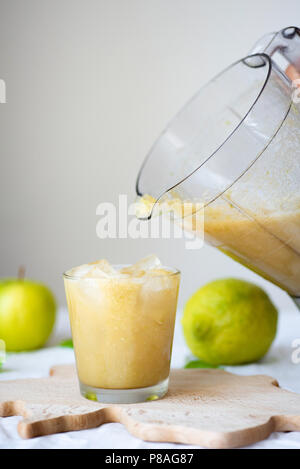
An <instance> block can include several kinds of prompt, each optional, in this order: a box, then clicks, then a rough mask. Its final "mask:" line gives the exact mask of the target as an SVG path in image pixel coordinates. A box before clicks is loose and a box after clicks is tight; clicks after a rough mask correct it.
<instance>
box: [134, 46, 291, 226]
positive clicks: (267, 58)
mask: <svg viewBox="0 0 300 469" xmlns="http://www.w3.org/2000/svg"><path fill="white" fill-rule="evenodd" d="M255 57H258V58H262V59H264V65H266V64H267V66H268V70H267V73H266V78H265V80H264V83H263V84H262V86H261V88H260V90H259V92H258V94H257V96H256V98H255V99H254V101H253V103H252V104H251V106H249V109H248V110H247V112H246V113H245V114H244V116H243V117H242V118H241V120H240V122H239V123H238V124H237V125H236V126H235V127H234V129H233V130H232V131H231V132H230V133H229V135H227V137H226V138H225V139H224V140H223V141H222V143H221V144H220V145H218V146H217V148H216V149H215V150H214V151H213V152H212V153H211V154H210V155H209V156H208V157H207V158H206V159H205V160H204V161H202V162H201V163H200V164H199V165H198V166H197V167H196V168H195V169H193V170H192V171H190V173H189V174H188V175H186V176H185V177H183V178H181V179H179V180H178V181H177V182H176V183H175V184H173V186H172V187H169V188H168V189H166V190H164V192H163V193H161V194H160V196H159V197H157V200H159V199H160V198H161V197H163V195H164V194H166V193H168V192H169V191H171V190H173V189H175V188H176V187H178V186H179V185H180V184H182V183H183V182H184V181H186V180H187V179H188V178H189V177H190V176H192V175H193V174H194V173H195V172H197V171H198V170H199V169H200V168H201V167H202V166H204V165H205V164H206V163H207V162H208V161H209V160H210V159H211V158H213V157H214V155H215V154H216V153H217V152H218V151H219V150H220V149H221V148H222V147H223V146H224V145H226V143H227V142H228V140H229V139H230V138H231V137H232V135H233V134H234V133H235V132H237V131H238V130H239V128H240V127H241V126H242V125H243V123H244V121H245V120H246V119H247V117H248V116H249V114H250V113H251V112H252V110H253V109H254V107H255V106H256V104H257V102H258V100H259V99H260V97H261V96H262V94H263V92H264V90H265V89H266V86H267V84H268V82H269V78H270V76H271V71H272V68H273V62H272V60H271V57H270V56H269V55H267V54H265V53H255V54H250V55H247V56H245V57H243V58H241V59H239V60H236V61H235V62H233V63H232V64H230V65H229V66H228V67H226V68H224V69H223V70H222V71H221V72H219V73H218V74H217V75H215V76H214V77H213V78H211V79H210V80H209V81H208V82H207V83H205V84H204V85H203V86H202V87H201V88H200V89H198V90H197V92H196V93H195V94H194V95H193V96H192V97H191V98H190V99H189V100H188V101H187V102H186V103H185V104H184V105H183V106H182V107H181V108H180V110H179V111H178V112H177V113H176V114H175V115H174V116H173V117H172V118H171V119H170V120H169V122H168V123H167V125H166V126H165V127H164V129H163V131H162V132H161V133H160V134H159V136H158V137H157V139H156V140H155V141H154V143H153V145H152V146H151V148H150V150H149V151H148V153H147V154H146V156H145V158H144V160H143V162H142V165H141V167H140V170H139V172H138V175H137V178H136V185H135V189H136V194H137V195H138V196H141V197H142V196H143V195H144V194H145V193H143V192H142V191H141V189H140V187H139V186H140V178H141V175H142V172H143V170H144V168H145V165H146V163H147V161H148V160H149V159H150V158H151V155H152V152H153V150H154V149H155V147H156V144H157V143H158V142H159V141H160V139H161V138H162V137H163V135H164V134H165V133H166V131H167V130H168V128H169V127H170V126H171V125H172V123H173V122H174V121H175V120H176V119H177V118H178V117H179V116H180V115H181V114H182V113H183V112H185V111H186V110H187V109H188V107H189V106H190V105H191V104H192V102H193V101H194V99H195V98H196V97H197V96H199V94H200V93H202V92H203V91H204V90H205V89H206V88H207V87H208V86H210V85H211V84H212V83H213V82H214V81H215V80H217V79H219V78H220V77H221V76H222V75H223V74H225V73H226V72H228V71H229V70H231V69H232V68H233V67H235V66H236V65H238V64H240V63H244V64H247V60H249V59H251V58H255ZM259 67H260V66H259V65H258V66H255V65H253V66H252V68H259ZM285 119H286V115H284V116H283V117H282V120H281V124H280V125H282V123H283V122H284V121H285ZM150 195H151V194H150ZM150 218H151V216H150Z"/></svg>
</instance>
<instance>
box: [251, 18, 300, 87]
mask: <svg viewBox="0 0 300 469" xmlns="http://www.w3.org/2000/svg"><path fill="white" fill-rule="evenodd" d="M256 53H265V54H267V55H269V56H270V57H271V58H272V59H273V60H274V59H275V53H279V54H280V55H281V60H283V61H284V66H283V67H282V66H281V67H280V68H283V70H282V71H283V72H284V73H285V74H286V76H287V77H288V78H289V79H290V80H291V81H293V80H295V79H297V78H300V29H299V28H298V27H296V26H289V27H287V28H284V29H282V30H281V31H278V32H277V33H270V34H266V35H265V36H263V37H262V38H261V39H259V40H258V41H257V42H256V44H255V45H254V47H253V49H252V50H251V54H256ZM274 61H275V60H274ZM279 66H280V65H279Z"/></svg>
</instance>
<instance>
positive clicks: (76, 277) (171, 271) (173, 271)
mask: <svg viewBox="0 0 300 469" xmlns="http://www.w3.org/2000/svg"><path fill="white" fill-rule="evenodd" d="M131 266H132V264H111V267H115V268H124V267H131ZM78 267H80V266H78ZM74 268H76V267H73V269H74ZM157 268H159V269H165V270H169V271H168V272H167V273H164V274H159V275H153V277H149V276H147V275H144V276H138V275H130V276H129V277H117V276H115V277H113V276H111V277H80V276H79V275H70V274H69V272H70V271H71V270H72V268H71V269H69V270H66V271H65V272H63V274H62V276H63V277H64V278H65V279H69V280H85V281H86V280H89V281H90V280H108V281H110V280H116V281H123V280H125V281H126V280H130V279H139V280H143V279H144V280H145V281H146V280H149V278H151V279H153V278H162V277H175V276H177V275H180V274H181V271H180V270H179V269H177V268H176V267H169V266H166V265H161V266H159V267H157ZM142 270H143V269H142ZM149 270H151V269H149Z"/></svg>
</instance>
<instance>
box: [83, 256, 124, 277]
mask: <svg viewBox="0 0 300 469" xmlns="http://www.w3.org/2000/svg"><path fill="white" fill-rule="evenodd" d="M89 265H90V266H91V269H90V270H89V271H88V272H87V274H86V275H85V277H87V278H109V277H116V276H118V275H119V272H118V270H116V269H114V268H113V266H112V265H111V264H110V263H109V262H108V261H107V260H106V259H101V260H99V261H96V262H92V263H91V264H89Z"/></svg>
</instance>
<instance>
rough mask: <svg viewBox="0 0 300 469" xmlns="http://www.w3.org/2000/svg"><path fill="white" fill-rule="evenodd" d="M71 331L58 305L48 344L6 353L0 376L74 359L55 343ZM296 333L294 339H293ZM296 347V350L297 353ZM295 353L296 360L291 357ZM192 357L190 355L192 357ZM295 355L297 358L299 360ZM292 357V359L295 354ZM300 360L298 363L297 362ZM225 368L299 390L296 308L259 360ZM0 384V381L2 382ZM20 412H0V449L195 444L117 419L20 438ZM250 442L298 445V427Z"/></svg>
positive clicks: (179, 362)
mask: <svg viewBox="0 0 300 469" xmlns="http://www.w3.org/2000/svg"><path fill="white" fill-rule="evenodd" d="M179 316H180V314H179V315H178V320H177V323H176V328H175V337H174V346H173V357H172V367H173V368H178V367H179V368H180V367H182V366H183V365H184V364H185V363H186V361H187V359H188V358H189V351H188V349H187V347H186V345H185V343H184V340H183V337H182V333H181V326H180V321H179ZM69 336H70V329H69V321H68V316H67V312H66V311H65V310H60V311H59V313H58V320H57V323H56V328H55V331H54V334H53V336H52V338H51V341H50V342H49V344H48V346H47V347H46V348H43V349H41V350H39V351H35V352H28V353H18V354H17V353H14V354H8V357H7V361H6V363H5V366H4V368H3V370H2V371H1V372H0V380H5V379H18V378H40V377H44V376H48V373H49V368H50V367H51V366H53V365H57V364H64V363H74V353H73V350H72V349H68V348H63V347H60V346H57V344H59V343H60V342H61V340H63V339H66V338H68V337H69ZM297 339H298V345H297ZM297 348H298V349H299V353H297ZM293 353H294V360H293V359H292V357H293ZM190 358H191V357H190ZM297 358H298V360H297ZM295 359H296V360H295ZM297 361H299V363H298V364H297V363H296V362H297ZM226 370H228V371H230V372H233V373H238V374H241V375H250V374H267V375H270V376H273V377H274V378H276V379H277V380H278V381H279V383H280V385H281V387H283V388H285V389H288V390H291V391H294V392H298V393H300V379H299V378H300V377H299V375H300V314H299V313H298V312H297V311H296V310H293V311H286V312H282V313H281V314H280V320H279V328H278V334H277V338H276V340H275V342H274V344H273V346H272V348H271V349H270V351H269V353H268V354H267V355H266V356H265V357H264V358H263V360H261V361H260V362H259V363H255V364H251V365H245V366H238V367H226ZM0 385H1V384H0ZM20 419H21V417H6V418H0V449H4V448H14V449H19V448H38V449H41V448H49V449H51V448H71V449H72V448H74V449H75V448H113V449H120V448H128V449H139V448H143V449H152V448H156V449H159V448H167V449H168V448H186V449H188V448H199V447H195V446H188V445H177V444H171V443H152V442H145V441H142V440H139V439H138V438H135V437H134V436H132V435H130V434H129V433H128V431H127V430H126V429H125V428H124V427H123V425H121V424H119V423H108V424H104V425H102V426H101V427H98V428H95V429H91V430H81V431H76V432H67V433H61V434H58V435H50V436H43V437H39V438H34V439H31V440H22V439H21V438H20V437H19V435H18V433H17V423H18V421H19V420H20ZM249 448H253V449H254V448H255V449H258V448H272V449H279V448H283V449H300V433H295V432H291V433H274V434H273V435H271V436H270V437H269V438H268V439H267V440H264V441H262V442H259V443H256V444H254V445H251V446H249Z"/></svg>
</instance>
